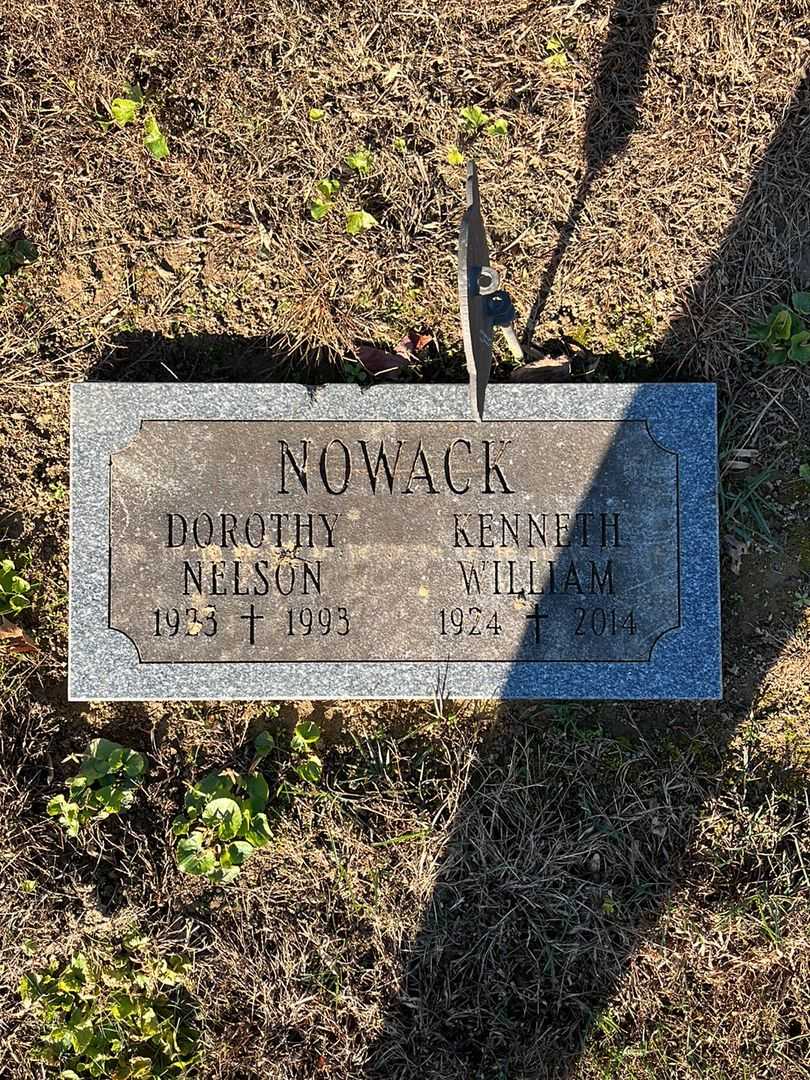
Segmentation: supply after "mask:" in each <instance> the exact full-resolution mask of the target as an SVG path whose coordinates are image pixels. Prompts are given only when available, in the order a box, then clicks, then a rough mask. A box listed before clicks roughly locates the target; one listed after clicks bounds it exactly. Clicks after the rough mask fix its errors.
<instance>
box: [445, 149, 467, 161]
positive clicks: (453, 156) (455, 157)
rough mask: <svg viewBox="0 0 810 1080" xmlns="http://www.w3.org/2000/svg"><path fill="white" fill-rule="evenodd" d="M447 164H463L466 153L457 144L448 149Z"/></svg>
mask: <svg viewBox="0 0 810 1080" xmlns="http://www.w3.org/2000/svg"><path fill="white" fill-rule="evenodd" d="M447 164H448V165H463V164H464V155H463V154H462V152H461V151H460V150H459V148H458V147H457V146H451V147H450V149H449V150H448V151H447Z"/></svg>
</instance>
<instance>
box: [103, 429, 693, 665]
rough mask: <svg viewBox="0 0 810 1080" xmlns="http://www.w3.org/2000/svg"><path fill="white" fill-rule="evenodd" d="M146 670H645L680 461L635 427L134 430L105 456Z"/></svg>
mask: <svg viewBox="0 0 810 1080" xmlns="http://www.w3.org/2000/svg"><path fill="white" fill-rule="evenodd" d="M110 475H111V480H110V482H111V500H110V507H111V519H110V625H111V627H113V628H114V629H117V630H120V631H121V632H122V633H124V634H126V635H127V637H129V638H130V640H131V641H132V642H133V644H134V645H135V646H136V648H137V651H138V655H139V658H140V660H141V662H143V663H155V662H164V663H167V662H168V663H197V662H209V663H211V662H228V661H245V662H251V663H273V662H279V661H285V662H290V661H293V662H294V661H316V662H318V661H319V662H324V663H329V662H335V663H363V662H379V661H392V662H398V661H406V662H407V661H435V662H437V663H453V662H461V661H476V662H488V661H491V662H509V661H515V662H532V661H535V662H538V661H542V662H549V663H576V662H583V661H585V662H604V663H610V662H623V661H624V662H628V661H632V662H648V661H649V660H650V657H651V654H652V650H653V649H654V647H655V644H656V642H657V641H658V640H659V639H660V638H661V637H662V636H663V635H664V634H666V633H668V632H669V631H670V630H673V629H675V628H677V627H678V625H679V622H680V591H679V590H680V582H679V560H680V553H679V550H678V514H679V506H678V499H679V493H678V471H677V455H676V454H674V453H673V452H672V451H670V450H668V449H666V448H665V447H663V446H661V445H660V444H659V443H658V442H657V441H656V440H655V439H654V438H653V437H652V435H651V434H650V431H649V428H648V426H647V425H646V424H645V423H644V422H643V421H638V420H632V421H600V420H583V421H553V420H548V421H497V422H484V423H482V424H477V425H471V424H469V423H465V422H463V421H452V422H450V421H448V422H443V421H442V422H439V421H399V422H381V421H348V420H343V421H307V422H303V421H299V422H295V421H253V420H229V421H206V420H199V421H193V420H184V421H170V420H166V421H163V420H161V421H149V420H145V421H144V422H143V424H142V427H141V430H140V432H139V433H138V434H137V436H136V437H135V438H134V439H133V440H132V441H131V442H130V443H129V445H128V446H127V447H125V448H124V449H123V450H121V451H119V452H117V453H115V454H113V456H112V460H111V470H110Z"/></svg>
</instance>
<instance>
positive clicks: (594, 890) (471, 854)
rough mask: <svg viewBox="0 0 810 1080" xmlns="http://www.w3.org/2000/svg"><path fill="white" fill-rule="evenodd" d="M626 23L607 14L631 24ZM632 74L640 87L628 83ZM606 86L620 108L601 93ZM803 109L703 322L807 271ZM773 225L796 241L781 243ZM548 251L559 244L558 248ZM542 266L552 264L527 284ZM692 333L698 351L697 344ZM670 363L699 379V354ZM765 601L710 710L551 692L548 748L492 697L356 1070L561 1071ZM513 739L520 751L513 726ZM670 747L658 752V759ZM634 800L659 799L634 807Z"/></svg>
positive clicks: (740, 628)
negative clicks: (414, 925) (603, 751)
mask: <svg viewBox="0 0 810 1080" xmlns="http://www.w3.org/2000/svg"><path fill="white" fill-rule="evenodd" d="M627 10H628V9H625V8H622V9H621V11H622V12H625V13H626V11H627ZM618 12H619V9H618V8H617V17H618ZM638 18H639V19H640V20H641V23H642V25H641V27H640V29H639V34H641V36H645V35H646V37H647V39H648V40H649V41H651V28H652V27H653V25H654V11H653V8H652V7H651V6H649V5H647V6H646V7H644V8H643V9H642V8H641V7H639V13H638ZM624 20H625V14H622V23H621V26H622V27H624V28H625V30H626V28H627V26H626V22H625V21H624ZM617 33H618V30H617ZM608 40H609V42H610V41H615V35H614V34H611V35H610V36H609V39H608ZM603 70H604V69H603ZM641 70H642V69H641V68H640V69H639V71H641ZM600 78H601V76H600ZM631 83H632V86H633V93H637V92H638V91H639V89H640V88H641V86H642V84H643V78H642V77H641V75H639V77H638V78H634V79H633V80H631ZM608 98H609V99H610V100H611V101H612V102H613V103H614V104H615V103H616V98H615V94H614V95H608ZM623 110H624V113H625V115H626V116H627V117H628V121H627V123H625V124H624V125H619V129H618V135H616V137H615V138H612V145H613V146H614V147H615V149H614V151H613V152H617V151H618V150H619V149H621V146H622V145H623V144H624V141H626V139H625V138H624V137H623V136H622V134H621V132H622V131H627V130H629V126H628V125H629V124H630V118H631V117H632V115H633V104H632V102H627V103H625V105H624V106H623ZM808 115H810V77H808V78H805V80H804V81H803V82H802V84H801V85H800V88H799V90H798V92H797V94H796V97H795V99H794V101H793V103H792V105H791V107H790V109H789V110H788V112H787V114H786V116H785V119H784V122H783V124H782V126H781V128H780V130H779V131H778V133H777V135H776V136H775V138H774V139H773V141H772V143H771V145H770V147H769V149H768V151H767V153H766V155H765V157H764V159H763V161H762V162H761V164H760V166H759V168H758V170H757V172H756V174H755V176H754V178H753V180H752V183H751V186H750V189H749V191H748V193H747V195H746V198H745V200H744V202H743V204H742V206H741V207H740V209H739V211H738V213H737V215H736V217H735V220H734V223H733V224H732V226H731V228H730V230H729V232H728V234H727V237H726V239H725V240H724V242H723V243H722V245H721V247H720V249H719V250H718V252H717V254H716V257H715V258H714V259H713V260H712V262H711V263H710V265H709V266H707V268H706V270H705V271H704V273H703V274H702V276H701V277H700V279H699V280H698V281H697V282H695V284H694V287H693V290H692V292H693V296H694V298H695V303H696V304H697V306H698V309H699V312H700V314H699V317H698V319H697V321H698V322H699V323H700V322H701V319H702V320H703V323H704V324H710V322H711V311H712V308H713V307H715V306H729V305H731V306H733V305H734V304H735V303H737V304H739V302H740V301H743V302H744V299H745V298H744V295H743V294H742V290H743V288H744V286H743V284H742V282H743V279H744V277H745V275H746V274H750V272H751V266H750V261H751V260H752V259H756V258H757V257H758V255H759V256H760V257H761V255H762V252H763V251H766V250H768V244H769V241H771V242H773V243H777V244H779V247H780V250H781V249H782V248H784V247H786V246H788V247H789V248H790V255H791V265H789V266H786V267H785V268H784V273H785V277H786V278H787V279H793V280H794V281H797V283H798V284H804V283H805V279H806V278H807V277H808V276H810V266H809V265H808V263H809V262H810V205H809V204H808V201H807V199H806V195H805V188H806V185H805V184H804V176H803V172H802V168H803V167H802V164H801V163H802V161H807V160H808V155H810V125H808V123H807V118H808ZM593 130H594V131H598V130H599V125H598V124H596V123H595V124H594V126H593ZM614 134H615V132H614ZM611 156H612V154H611V153H608V154H607V157H605V158H604V160H605V161H607V160H609V159H610V157H611ZM598 160H599V161H601V160H602V158H601V157H599V158H598ZM788 230H790V231H791V232H792V234H795V236H796V237H797V240H798V242H797V243H796V244H795V245H792V246H789V245H785V243H784V240H785V235H786V232H787V231H788ZM563 249H564V245H563ZM561 256H562V250H561V249H559V248H558V252H556V253H555V256H554V258H556V259H557V262H559V258H561ZM554 269H556V264H555V263H554V260H552V264H551V265H550V267H549V269H548V270H547V271H546V274H545V276H544V278H543V284H542V285H541V298H542V295H543V292H544V290H545V289H546V286H548V287H550V281H551V280H552V279H553V273H554ZM549 273H550V277H549ZM545 295H546V296H547V291H546V293H545ZM543 302H544V301H543ZM749 314H750V313H749ZM686 330H687V328H686V327H685V325H683V324H681V325H677V326H673V328H672V330H671V332H670V334H669V336H668V337H667V338H666V339H665V340H664V341H663V342H662V344H661V346H660V351H661V353H662V354H663V355H665V356H666V355H671V354H672V353H676V352H677V351H678V350H679V349H682V348H683V347H684V346H685V345H686V344H687V339H686ZM688 344H690V345H691V347H692V351H693V355H694V353H695V352H696V350H697V349H698V348H699V341H697V342H695V341H693V342H691V343H688ZM683 374H684V375H686V376H687V377H690V376H697V377H699V376H700V375H702V374H703V372H702V371H701V368H700V360H699V353H698V354H697V356H696V357H695V358H694V359H693V361H692V362H691V363H690V364H685V365H683ZM792 570H793V573H794V575H795V580H794V581H793V583H792V584H793V587H794V588H796V587H798V585H799V584H800V581H801V570H800V568H799V566H798V564H796V565H795V566H794V567H793V568H792ZM729 584H730V583H729ZM735 585H736V582H735ZM790 585H791V581H790V577H789V575H788V576H786V577H785V578H784V579H783V585H782V587H783V589H784V590H785V591H786V592H787V590H788V589H789V587H790ZM731 591H732V589H731V588H729V589H728V590H726V595H729V594H730V592H731ZM782 599H783V600H784V599H785V597H784V596H783V597H782ZM763 603H764V600H763V596H759V595H757V596H752V597H750V598H748V602H747V603H746V605H745V607H746V610H745V613H744V615H743V617H742V618H740V616H739V613H738V612H737V613H735V614H734V615H733V616H731V617H730V618H728V619H727V622H726V626H725V629H724V644H725V657H726V660H725V669H726V670H725V675H726V679H725V682H726V696H725V701H724V702H723V703H722V705H721V706H715V705H713V704H710V703H706V704H695V705H687V704H661V705H646V706H640V707H636V706H633V708H632V709H630V708H625V707H624V706H611V705H606V706H604V707H601V708H600V709H598V710H597V711H596V712H594V710H593V709H591V708H589V707H588V706H571V705H569V706H561V707H559V708H557V709H556V710H552V714H553V715H554V714H556V720H555V721H552V723H555V724H556V725H558V726H562V727H563V729H564V731H565V733H566V734H565V737H564V739H563V745H564V746H565V747H566V750H565V752H563V753H561V752H560V750H559V740H557V741H556V743H554V744H552V745H548V740H547V739H546V738H545V737H544V734H543V729H544V725H545V726H546V728H547V726H548V718H547V715H546V717H545V718H544V715H543V710H542V709H540V707H536V708H527V707H526V706H523V707H519V706H516V707H515V708H513V709H511V710H507V720H506V721H505V722H504V724H503V728H502V731H501V732H500V733H498V732H495V733H493V734H492V735H491V738H490V745H489V746H487V747H484V750H483V753H482V763H481V766H480V768H479V769H478V771H477V774H476V775H474V776H473V779H472V781H471V783H470V784H469V786H468V789H467V791H466V794H465V797H464V799H463V801H462V804H461V806H460V807H459V809H458V812H457V815H456V818H455V822H454V827H453V830H452V835H451V838H450V840H449V843H448V846H447V848H446V851H445V854H444V856H443V860H442V865H441V867H440V869H439V872H438V880H437V885H436V889H435V893H434V895H433V898H432V900H431V902H430V904H429V907H428V911H427V913H426V919H425V924H424V927H423V929H422V931H421V933H420V934H419V936H418V937H417V939H416V940H415V941H413V942H412V943H411V944H410V946H409V947H408V949H407V951H406V956H405V972H404V976H403V979H402V984H401V988H400V991H399V994H398V996H397V998H396V1000H395V1002H394V1003H393V1005H392V1007H391V1009H390V1011H389V1013H388V1016H387V1018H386V1020H385V1024H384V1030H383V1032H382V1034H381V1035H380V1037H379V1039H378V1040H377V1042H376V1043H375V1044H374V1046H373V1047H372V1049H371V1051H370V1054H369V1057H368V1064H367V1068H366V1071H365V1073H364V1076H366V1077H367V1078H368V1080H372V1078H374V1080H377V1078H379V1080H382V1078H383V1077H385V1078H387V1080H406V1078H408V1080H416V1078H419V1080H462V1078H463V1080H473V1078H476V1080H478V1078H480V1080H499V1078H507V1077H508V1078H509V1080H518V1078H520V1080H530V1078H531V1080H540V1078H544V1077H554V1078H560V1080H561V1078H564V1077H567V1076H570V1075H572V1074H573V1073H574V1072H575V1071H576V1068H577V1062H578V1059H579V1055H580V1052H581V1050H582V1048H583V1046H584V1044H585V1042H586V1040H588V1039H589V1038H597V1039H598V1038H599V1037H600V1031H601V1030H602V1029H600V1028H599V1024H598V1022H599V1018H600V1016H601V1015H602V1013H603V1011H604V1010H605V1009H606V1007H607V1006H608V1004H609V1002H610V1001H611V998H612V997H613V996H614V994H615V993H616V990H617V988H618V986H619V983H620V980H621V979H622V977H623V976H624V975H625V973H626V971H627V968H628V963H629V960H630V957H631V956H632V954H633V953H634V951H635V950H636V949H637V948H638V947H639V945H640V943H641V942H642V941H643V939H644V935H645V930H648V929H649V928H650V926H651V925H654V924H655V923H656V922H657V920H658V919H659V917H660V915H661V913H662V910H663V909H664V907H665V905H666V904H667V903H668V901H669V899H670V898H671V896H672V895H673V892H674V890H675V889H676V888H677V886H678V883H679V880H681V875H682V871H683V864H684V860H685V859H687V858H688V853H689V845H690V839H691V837H692V834H693V830H694V825H695V822H696V818H697V815H698V813H699V812H700V810H701V807H702V806H703V805H705V802H706V800H707V799H711V798H712V797H713V795H715V794H716V793H717V791H718V790H719V785H720V784H721V780H720V779H719V775H720V773H721V771H722V770H721V768H720V764H721V763H722V761H723V759H724V757H725V756H726V752H727V748H728V743H729V740H730V739H731V738H732V737H733V735H734V733H735V730H736V729H737V728H738V726H739V724H740V723H741V722H742V721H743V720H744V719H745V718H746V717H747V716H748V715H749V713H750V710H751V707H752V704H753V702H754V701H755V699H756V697H757V693H758V691H759V690H760V688H761V687H762V685H763V683H764V680H765V678H766V676H767V673H768V670H769V668H770V666H771V665H772V663H773V662H774V661H775V660H776V659H777V657H778V656H779V651H780V649H779V644H780V643H782V644H784V643H785V642H786V641H788V640H789V639H790V637H791V635H792V634H793V632H794V631H795V630H796V628H797V626H798V622H799V617H800V616H799V612H798V610H797V609H795V608H793V609H791V606H790V603H789V602H788V603H787V604H786V605H785V607H786V609H787V612H790V611H791V610H793V611H794V612H795V617H794V616H791V615H790V614H784V613H783V614H782V616H781V624H780V632H779V641H778V642H777V641H774V642H773V645H772V648H771V649H770V650H766V651H765V654H764V655H763V652H762V649H761V648H760V647H757V648H756V649H755V648H754V647H753V644H752V643H754V642H756V641H757V640H758V638H757V634H759V633H760V632H761V628H760V627H758V626H757V619H758V614H759V613H760V612H761V611H762V610H763V608H762V604H763ZM769 653H770V655H769ZM510 713H511V715H510ZM603 725H604V726H606V727H607V728H608V729H610V730H612V731H613V732H614V733H618V734H619V738H620V739H627V740H629V742H628V744H627V745H628V747H630V748H634V752H632V750H631V752H630V753H629V754H628V756H627V758H626V760H625V761H623V762H622V761H617V762H616V763H615V768H614V770H613V772H612V774H611V770H610V769H608V770H607V771H605V769H604V767H603V766H604V762H603V763H601V765H600V763H599V761H598V759H597V758H596V757H595V758H594V765H593V769H592V778H591V779H590V780H588V779H587V776H588V771H587V770H585V771H584V772H583V769H582V759H583V758H588V757H589V756H592V748H593V746H594V744H595V743H597V742H598V741H599V731H600V729H601V727H602V726H603ZM525 729H529V730H530V731H531V730H534V731H536V747H537V755H539V756H537V757H533V758H532V757H530V756H528V755H524V756H523V757H518V758H516V757H515V756H514V755H513V754H512V755H510V753H509V751H508V750H505V749H504V747H503V741H504V739H508V738H510V733H511V734H512V735H513V734H514V732H515V731H520V732H522V733H523V734H524V735H525ZM517 741H518V742H519V743H520V745H521V746H522V747H524V748H525V746H526V745H527V744H526V740H525V738H520V739H519V740H517ZM658 742H660V744H661V747H662V750H661V754H660V755H658V754H656V760H655V765H654V766H653V765H652V764H651V763H650V762H649V761H648V760H646V759H647V758H648V755H649V753H650V746H651V745H655V744H656V743H658ZM499 743H500V745H499ZM555 745H556V746H557V749H556V751H555V750H554V746H555ZM667 747H672V748H673V752H672V754H671V758H670V760H669V761H667V760H666V756H667V752H668V751H667V749H666V748H667ZM678 747H680V749H677V748H678ZM549 752H556V754H557V758H558V760H557V761H556V762H555V763H554V764H555V767H554V768H552V769H551V770H550V769H549V763H548V758H543V757H542V755H544V754H548V753H549ZM705 754H708V755H709V759H706V757H705ZM702 755H703V756H702ZM763 782H764V784H765V785H766V786H767V784H768V783H769V782H770V778H769V777H768V776H767V774H766V775H762V776H761V777H760V782H759V783H758V784H757V790H756V792H751V791H749V793H748V797H749V798H753V799H754V800H756V799H757V798H759V797H760V796H761V792H762V790H763V788H762V786H761V784H762V783H763ZM796 782H797V783H799V784H801V781H800V780H799V779H798V778H797V780H796ZM752 805H755V802H754V803H752ZM641 806H644V807H647V808H648V809H650V808H654V810H655V812H654V813H639V807H641ZM759 873H761V870H760V869H759V868H757V867H752V866H749V865H746V864H745V862H741V864H740V865H739V866H738V867H733V868H731V870H730V871H729V874H728V875H727V877H726V879H725V880H724V881H721V882H719V883H717V884H716V885H715V888H716V890H719V891H718V893H717V898H718V899H720V900H722V899H723V890H727V892H728V895H727V897H726V899H727V900H728V902H729V903H731V902H733V900H734V898H735V897H736V896H738V895H739V894H740V893H742V892H744V891H745V889H746V887H747V886H749V885H751V884H752V883H753V882H754V880H755V878H756V875H757V874H759ZM796 887H798V882H797V883H796ZM630 1023H631V1024H632V1020H631V1021H630ZM595 1024H596V1028H594V1025H595ZM793 1052H794V1053H795V1054H797V1055H799V1054H800V1053H801V1048H800V1047H797V1048H796V1049H795V1050H794V1051H793ZM797 1060H798V1058H797ZM749 1064H750V1065H751V1067H752V1068H756V1067H757V1066H758V1064H761V1062H757V1061H756V1060H752V1061H751V1062H750V1063H749Z"/></svg>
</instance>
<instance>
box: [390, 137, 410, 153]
mask: <svg viewBox="0 0 810 1080" xmlns="http://www.w3.org/2000/svg"><path fill="white" fill-rule="evenodd" d="M393 145H394V149H395V150H396V151H397V153H399V154H404V153H405V151H406V150H407V149H408V146H407V143H406V142H405V140H404V139H403V137H402V136H401V135H395V136H394V143H393Z"/></svg>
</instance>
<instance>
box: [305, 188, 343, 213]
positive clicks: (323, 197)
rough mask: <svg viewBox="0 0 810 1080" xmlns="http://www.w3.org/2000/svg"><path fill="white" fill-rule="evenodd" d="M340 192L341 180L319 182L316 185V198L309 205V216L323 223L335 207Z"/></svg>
mask: <svg viewBox="0 0 810 1080" xmlns="http://www.w3.org/2000/svg"><path fill="white" fill-rule="evenodd" d="M339 191H340V181H339V180H326V179H324V180H318V181H316V183H315V192H316V194H315V197H314V198H313V199H312V200H311V201H310V204H309V216H310V217H311V218H312V220H313V221H322V220H323V218H325V217H326V215H327V214H328V213H329V211H330V210H331V209H332V207H333V206H334V205H335V196H336V195H337V193H338V192H339Z"/></svg>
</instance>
